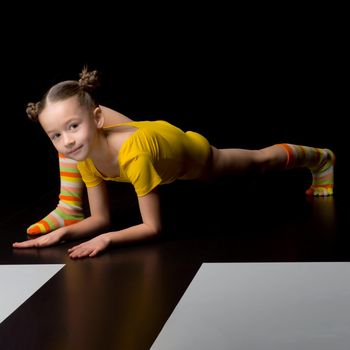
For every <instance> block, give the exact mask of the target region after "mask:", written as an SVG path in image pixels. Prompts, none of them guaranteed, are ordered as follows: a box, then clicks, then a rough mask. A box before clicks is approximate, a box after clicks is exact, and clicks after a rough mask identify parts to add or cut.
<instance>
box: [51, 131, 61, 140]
mask: <svg viewBox="0 0 350 350" xmlns="http://www.w3.org/2000/svg"><path fill="white" fill-rule="evenodd" d="M60 136H61V134H58V133H57V134H54V135H52V137H51V140H56V139H58V138H59V137H60Z"/></svg>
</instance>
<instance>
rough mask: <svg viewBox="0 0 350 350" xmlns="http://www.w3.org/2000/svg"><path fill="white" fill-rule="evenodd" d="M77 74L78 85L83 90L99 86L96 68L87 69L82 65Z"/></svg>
mask: <svg viewBox="0 0 350 350" xmlns="http://www.w3.org/2000/svg"><path fill="white" fill-rule="evenodd" d="M79 76H80V79H79V86H80V87H81V88H83V89H84V90H87V91H92V90H95V89H96V88H97V87H98V86H99V79H98V73H97V70H93V71H88V69H87V67H84V68H83V70H82V72H81V73H80V74H79Z"/></svg>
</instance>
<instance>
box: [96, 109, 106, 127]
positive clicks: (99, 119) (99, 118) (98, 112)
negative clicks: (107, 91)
mask: <svg viewBox="0 0 350 350" xmlns="http://www.w3.org/2000/svg"><path fill="white" fill-rule="evenodd" d="M93 113H94V120H95V123H96V126H97V128H98V129H102V127H103V125H104V123H105V118H104V117H103V115H102V110H101V108H100V107H96V108H95V109H94V112H93Z"/></svg>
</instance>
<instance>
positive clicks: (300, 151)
mask: <svg viewBox="0 0 350 350" xmlns="http://www.w3.org/2000/svg"><path fill="white" fill-rule="evenodd" d="M334 160H335V157H334V154H333V152H332V151H331V150H329V149H321V148H314V147H308V146H299V145H292V144H278V145H273V146H270V147H266V148H263V149H260V150H245V149H216V148H214V147H213V168H212V176H214V177H218V176H220V175H223V174H245V173H250V172H260V173H263V172H266V171H273V170H284V169H291V168H300V167H307V168H309V169H310V170H311V173H312V176H313V180H312V185H311V187H310V188H309V189H308V190H307V191H306V194H308V195H313V196H329V195H332V194H333V166H334Z"/></svg>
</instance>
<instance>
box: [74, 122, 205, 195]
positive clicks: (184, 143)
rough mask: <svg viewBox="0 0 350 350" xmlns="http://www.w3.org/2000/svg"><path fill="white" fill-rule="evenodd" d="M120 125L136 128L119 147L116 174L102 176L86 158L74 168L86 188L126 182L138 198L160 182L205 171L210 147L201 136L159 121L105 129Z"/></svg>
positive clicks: (183, 177)
mask: <svg viewBox="0 0 350 350" xmlns="http://www.w3.org/2000/svg"><path fill="white" fill-rule="evenodd" d="M120 125H130V126H133V127H135V128H136V129H137V130H136V131H135V132H134V133H133V134H131V136H129V137H128V138H127V139H126V140H125V141H124V143H123V145H122V147H121V148H120V151H119V157H118V161H119V168H120V174H119V176H117V177H113V178H111V177H106V176H104V175H102V174H101V173H100V172H99V171H98V170H97V169H96V167H95V165H94V163H93V162H92V160H91V159H89V158H88V159H86V160H84V161H79V162H78V169H79V171H80V174H81V175H82V178H83V180H84V182H85V184H86V186H87V187H94V186H97V185H99V184H100V183H101V182H102V181H103V180H112V181H119V182H130V183H131V184H132V185H133V186H134V188H135V191H136V194H137V196H139V197H140V196H144V195H146V194H147V193H149V192H150V191H152V190H153V189H154V188H155V187H156V186H158V185H160V184H165V183H170V182H173V181H175V180H176V179H195V178H198V177H200V176H201V175H202V174H203V173H204V172H205V168H206V165H207V163H208V159H209V156H210V152H211V148H210V145H209V142H208V141H207V139H206V138H204V137H203V136H202V135H200V134H198V133H195V132H192V131H187V132H183V131H182V130H181V129H179V128H177V127H176V126H174V125H171V124H169V123H168V122H166V121H163V120H157V121H140V122H128V123H123V124H118V125H113V126H110V127H108V128H111V127H118V126H120ZM105 129H107V128H105Z"/></svg>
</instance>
